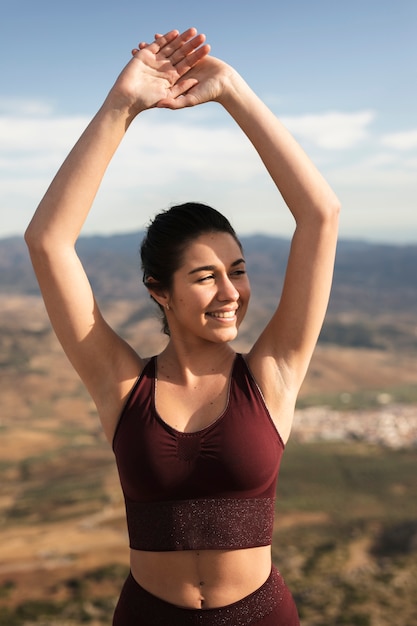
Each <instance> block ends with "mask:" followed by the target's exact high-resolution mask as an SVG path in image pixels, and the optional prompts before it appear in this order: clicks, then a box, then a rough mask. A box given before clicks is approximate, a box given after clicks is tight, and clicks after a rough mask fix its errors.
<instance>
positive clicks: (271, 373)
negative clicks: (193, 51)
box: [159, 57, 339, 438]
mask: <svg viewBox="0 0 417 626" xmlns="http://www.w3.org/2000/svg"><path fill="white" fill-rule="evenodd" d="M190 76H196V77H198V78H199V83H198V84H197V85H196V86H195V88H193V89H192V90H191V91H190V92H189V93H188V94H187V95H186V97H185V99H186V100H187V104H188V105H189V106H192V105H193V104H199V103H200V102H203V101H206V100H214V101H217V102H219V103H220V104H221V105H222V106H223V107H224V108H225V109H226V110H227V111H228V113H229V114H230V115H231V116H232V117H233V118H234V120H235V121H236V122H237V124H238V125H239V126H240V128H241V129H242V130H243V132H244V133H245V134H246V135H247V137H248V138H249V140H250V141H251V142H252V144H253V146H254V147H255V149H256V150H257V152H258V153H259V156H260V157H261V159H262V161H263V163H264V164H265V167H266V168H267V170H268V172H269V174H270V175H271V177H272V179H273V181H274V183H275V184H276V186H277V188H278V190H279V191H280V193H281V195H282V197H283V198H284V200H285V202H286V204H287V206H288V207H289V209H290V211H291V213H292V214H293V216H294V219H295V232H294V236H293V240H292V244H291V251H290V255H289V259H288V265H287V271H286V277H285V282H284V287H283V291H282V294H281V297H280V298H279V294H277V301H278V305H277V309H276V311H275V313H274V315H273V316H272V319H271V320H270V322H269V324H268V325H267V327H266V329H265V330H264V331H263V333H262V334H261V336H260V337H259V339H258V341H257V342H256V343H255V345H254V346H253V348H252V350H251V352H250V353H249V355H248V360H249V363H250V367H251V369H252V371H253V373H254V375H255V377H256V379H257V381H258V383H259V384H260V386H261V388H262V391H263V393H264V396H265V399H266V401H267V404H268V406H269V408H270V409H271V412H272V413H273V414H275V416H280V417H279V418H277V419H278V421H279V422H280V431H281V434H282V435H283V437H284V438H287V436H288V434H289V430H290V426H291V419H292V413H293V411H292V410H291V409H293V407H294V404H295V400H296V397H297V394H298V391H299V389H300V386H301V383H302V381H303V379H304V377H305V374H306V371H307V367H308V365H309V362H310V359H311V356H312V353H313V350H314V347H315V345H316V342H317V339H318V335H319V333H320V329H321V327H322V324H323V319H324V316H325V312H326V309H327V305H328V300H329V294H330V287H331V282H332V276H333V267H334V259H335V250H336V240H337V229H338V216H339V202H338V200H337V198H336V196H335V194H334V193H333V191H332V190H331V189H330V187H329V185H328V184H327V183H326V181H325V180H324V179H323V177H322V176H321V174H320V173H319V172H318V171H317V169H316V168H315V166H314V165H313V164H312V162H311V161H310V159H309V158H308V157H307V156H306V154H305V153H304V151H303V150H302V149H301V147H300V146H299V145H298V143H297V142H296V141H295V139H294V138H293V137H292V136H291V135H290V133H289V132H288V131H287V130H286V128H284V126H283V125H282V124H281V123H280V121H279V120H278V119H277V118H276V116H275V115H274V114H273V113H272V112H271V111H270V110H269V109H268V107H267V106H266V105H265V104H264V103H263V102H262V101H261V100H260V99H259V98H258V97H257V96H256V94H255V93H254V92H253V91H252V90H251V89H250V88H249V86H248V85H247V84H246V83H245V81H244V80H243V79H242V78H241V77H240V76H239V74H238V73H237V72H236V71H234V70H233V69H232V68H231V67H230V66H228V65H226V64H225V63H223V62H222V61H220V60H218V59H214V58H212V57H208V58H207V59H205V60H204V61H203V62H202V63H201V64H199V65H198V66H196V67H195V68H194V69H193V70H191V72H190ZM178 104H179V103H178V101H177V102H175V101H174V100H170V99H167V100H165V101H162V102H160V103H159V106H169V107H171V108H176V107H177V106H178ZM283 403H284V404H286V408H288V410H284V411H283ZM282 415H285V417H281V416H282Z"/></svg>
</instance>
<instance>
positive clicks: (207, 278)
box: [197, 274, 214, 283]
mask: <svg viewBox="0 0 417 626" xmlns="http://www.w3.org/2000/svg"><path fill="white" fill-rule="evenodd" d="M209 280H214V275H213V274H208V275H207V276H202V277H201V278H199V279H198V280H197V282H198V283H205V282H207V281H209Z"/></svg>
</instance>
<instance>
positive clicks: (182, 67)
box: [175, 44, 210, 76]
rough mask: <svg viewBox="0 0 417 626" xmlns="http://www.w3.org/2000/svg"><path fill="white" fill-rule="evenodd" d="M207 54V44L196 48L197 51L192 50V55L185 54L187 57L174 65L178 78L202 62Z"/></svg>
mask: <svg viewBox="0 0 417 626" xmlns="http://www.w3.org/2000/svg"><path fill="white" fill-rule="evenodd" d="M209 53H210V45H209V44H205V45H204V46H200V47H199V48H197V50H194V51H193V52H192V53H190V54H187V56H186V57H184V59H182V60H181V61H179V62H178V63H177V64H176V65H175V69H176V71H177V72H178V74H179V75H180V76H183V75H184V74H186V73H187V72H188V71H189V70H190V69H191V68H192V67H194V66H195V65H196V64H197V63H199V62H200V61H202V60H203V59H204V58H205V57H206V56H207V55H208V54H209Z"/></svg>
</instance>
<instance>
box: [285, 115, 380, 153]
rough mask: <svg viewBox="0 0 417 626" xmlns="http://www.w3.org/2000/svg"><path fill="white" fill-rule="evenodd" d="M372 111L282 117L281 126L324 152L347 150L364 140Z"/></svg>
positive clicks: (373, 117) (372, 118) (371, 120)
mask: <svg viewBox="0 0 417 626" xmlns="http://www.w3.org/2000/svg"><path fill="white" fill-rule="evenodd" d="M374 119H375V112H374V111H359V112H356V113H341V112H337V111H331V112H328V113H320V114H315V115H301V116H299V117H285V118H283V122H284V124H286V125H287V127H288V128H289V129H290V130H291V131H292V132H293V133H294V134H296V135H297V136H299V137H301V138H303V139H305V140H307V141H309V142H311V143H313V144H314V145H316V146H318V147H319V148H322V149H324V150H347V149H350V148H353V147H355V146H356V145H358V144H359V143H360V142H362V141H364V140H365V139H366V138H367V137H368V135H369V126H370V124H371V123H372V122H373V120H374Z"/></svg>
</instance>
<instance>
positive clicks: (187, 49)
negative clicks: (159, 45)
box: [169, 34, 206, 65]
mask: <svg viewBox="0 0 417 626" xmlns="http://www.w3.org/2000/svg"><path fill="white" fill-rule="evenodd" d="M205 40H206V36H205V35H203V34H200V35H196V36H195V37H193V38H192V39H190V40H189V41H187V42H185V43H184V44H183V45H182V46H181V47H180V48H178V49H177V50H175V51H174V52H173V53H172V54H171V56H170V58H169V60H170V61H171V63H172V64H173V65H177V63H179V62H180V61H182V60H183V59H185V58H186V57H187V56H188V55H190V54H192V53H193V52H194V50H196V49H197V48H199V47H200V46H202V45H203V44H204V42H205Z"/></svg>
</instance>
